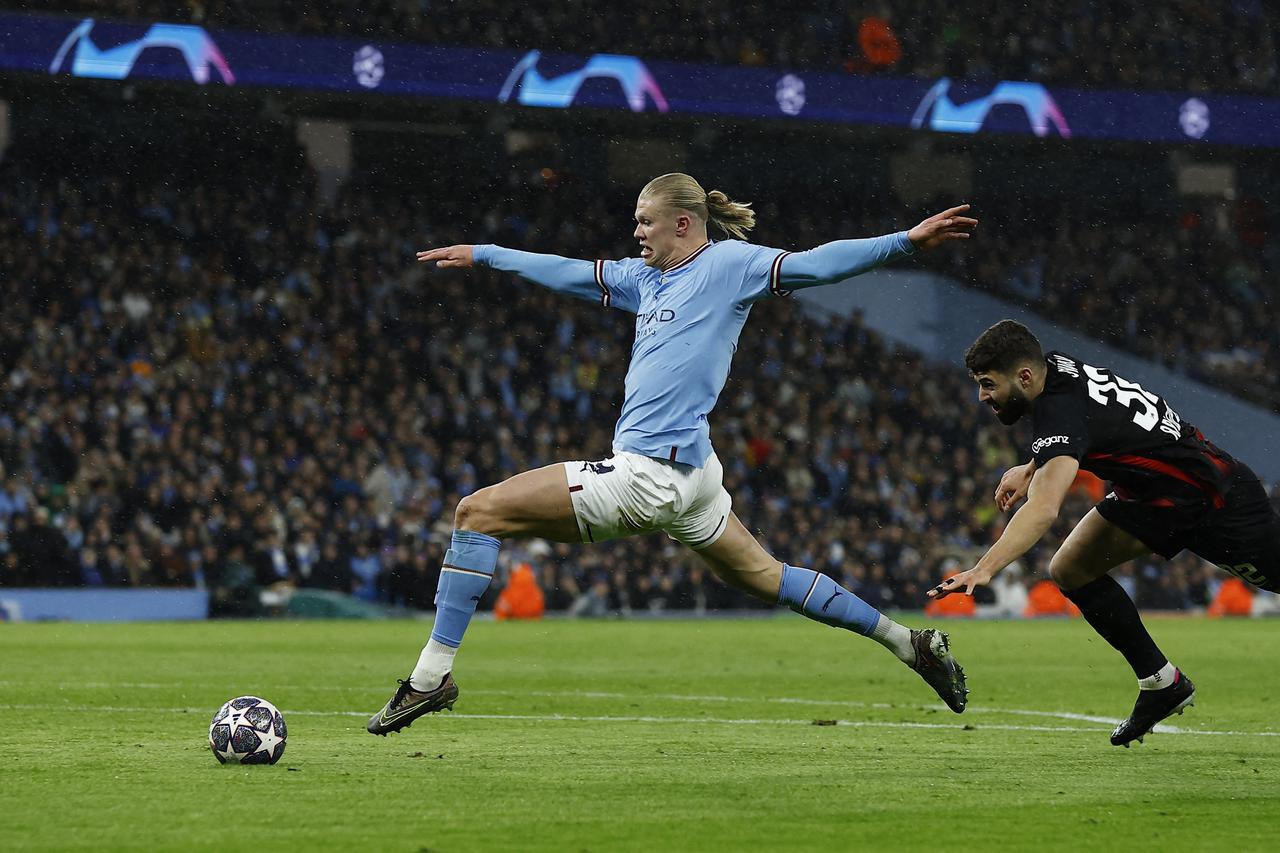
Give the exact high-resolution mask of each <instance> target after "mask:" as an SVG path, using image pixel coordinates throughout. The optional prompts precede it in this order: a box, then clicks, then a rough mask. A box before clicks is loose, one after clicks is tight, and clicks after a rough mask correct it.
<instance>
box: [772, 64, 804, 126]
mask: <svg viewBox="0 0 1280 853" xmlns="http://www.w3.org/2000/svg"><path fill="white" fill-rule="evenodd" d="M774 96H775V97H776V98H777V99H778V109H780V110H782V112H783V113H784V114H785V115H789V116H798V115H800V111H801V110H803V109H804V102H805V97H804V80H802V79H800V78H799V77H797V76H796V75H794V74H787V75H785V76H783V77H782V78H781V79H780V80H778V85H777V86H776V87H774Z"/></svg>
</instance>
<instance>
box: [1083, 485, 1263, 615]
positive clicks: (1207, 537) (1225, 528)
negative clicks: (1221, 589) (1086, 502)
mask: <svg viewBox="0 0 1280 853" xmlns="http://www.w3.org/2000/svg"><path fill="white" fill-rule="evenodd" d="M1224 498H1225V500H1226V504H1225V505H1224V506H1222V507H1221V508H1219V509H1213V508H1212V507H1205V506H1191V507H1185V506H1174V507H1157V506H1152V505H1151V504H1147V503H1142V502H1141V501H1130V500H1121V499H1120V498H1117V497H1116V496H1115V495H1108V496H1107V497H1106V499H1105V500H1103V501H1102V502H1101V503H1099V504H1098V506H1097V510H1098V514H1099V515H1101V516H1102V517H1103V518H1105V519H1106V520H1107V521H1109V522H1111V523H1112V524H1114V525H1115V526H1116V527H1119V528H1120V529H1121V530H1123V531H1124V532H1125V533H1128V534H1129V535H1130V536H1133V537H1135V538H1136V539H1138V540H1140V541H1141V542H1142V543H1143V544H1144V545H1146V546H1147V547H1148V548H1150V549H1151V550H1152V551H1154V552H1156V553H1157V554H1159V555H1160V556H1162V557H1164V558H1165V559H1166V560H1168V559H1172V558H1173V557H1176V556H1177V555H1178V553H1179V552H1180V551H1182V550H1183V549H1184V548H1185V549H1186V550H1188V551H1190V552H1192V553H1193V554H1197V555H1198V556H1200V557H1203V558H1204V559H1206V560H1208V561H1209V562H1211V563H1213V564H1214V565H1216V566H1218V567H1219V568H1221V569H1224V570H1225V571H1228V572H1230V573H1231V574H1233V575H1235V576H1236V577H1238V578H1240V579H1241V580H1244V581H1248V582H1249V583H1251V584H1253V585H1254V586H1256V587H1259V588H1260V589H1265V590H1269V591H1271V592H1280V515H1277V514H1276V511H1275V510H1274V509H1273V508H1272V507H1271V501H1270V499H1269V498H1268V497H1267V491H1266V489H1264V488H1263V487H1262V483H1261V482H1259V481H1258V475H1256V474H1254V473H1253V471H1251V470H1250V469H1249V467H1248V466H1246V465H1244V464H1242V463H1240V462H1237V463H1236V471H1235V474H1234V475H1233V476H1232V479H1231V484H1230V485H1229V486H1228V487H1227V490H1226V493H1225V494H1224Z"/></svg>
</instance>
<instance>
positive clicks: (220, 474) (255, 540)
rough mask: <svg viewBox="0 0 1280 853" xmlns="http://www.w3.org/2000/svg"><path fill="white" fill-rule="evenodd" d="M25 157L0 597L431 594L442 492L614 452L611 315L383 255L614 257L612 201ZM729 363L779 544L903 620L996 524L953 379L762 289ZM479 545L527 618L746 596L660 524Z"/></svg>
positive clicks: (737, 601)
mask: <svg viewBox="0 0 1280 853" xmlns="http://www.w3.org/2000/svg"><path fill="white" fill-rule="evenodd" d="M23 168H24V167H23V164H22V160H21V158H11V159H10V160H9V161H7V162H5V163H2V164H0V182H3V185H4V186H6V187H8V188H10V189H11V191H9V192H6V193H4V194H0V258H3V264H4V266H5V268H6V269H7V270H8V271H9V272H8V274H7V275H6V276H5V277H4V278H2V279H0V298H3V299H4V304H5V310H4V312H3V313H0V371H2V374H0V375H2V376H3V385H2V386H0V467H2V470H0V484H2V488H0V585H11V586H20V585H32V584H34V585H46V584H51V585H90V586H98V585H105V586H112V585H119V586H150V585H176V586H189V585H193V584H195V585H205V586H207V587H208V588H210V589H211V591H212V596H213V598H212V601H213V608H214V612H215V613H216V614H244V613H253V612H256V611H257V609H258V608H259V607H260V603H259V602H260V601H261V596H260V592H261V591H262V590H264V589H272V588H275V587H296V586H304V587H316V588H322V589H334V590H339V591H343V592H349V593H352V594H354V595H355V596H358V597H360V598H363V599H365V600H368V601H372V602H382V603H388V604H399V605H404V606H408V607H413V608H427V607H429V606H430V601H431V597H432V595H433V592H434V589H435V583H436V573H437V572H438V568H439V565H440V561H441V558H442V557H443V549H444V547H445V546H446V544H447V541H448V535H449V531H450V528H451V526H452V514H453V509H454V507H455V505H456V503H457V501H458V500H459V499H460V497H461V496H463V495H466V494H469V493H471V492H472V491H474V490H476V489H477V488H481V487H483V486H484V485H487V484H490V483H493V482H497V481H499V480H501V479H503V478H505V477H507V476H510V475H512V474H514V473H516V472H519V471H522V470H527V469H530V468H533V467H536V466H540V465H544V464H548V463H551V462H555V461H560V460H569V459H584V460H595V459H600V458H603V457H605V456H607V455H608V452H609V447H610V436H611V433H612V427H613V423H614V420H615V419H616V416H617V408H618V405H619V402H620V397H621V387H622V379H623V375H624V373H625V369H626V364H627V359H628V352H629V349H630V343H631V339H632V334H633V328H632V322H631V319H630V317H629V316H628V315H626V314H624V313H621V312H613V311H609V312H605V311H602V309H600V308H599V307H598V306H592V305H589V304H586V303H579V302H576V301H573V300H570V299H566V298H564V297H558V296H556V295H554V294H552V293H550V292H547V291H545V290H542V289H539V288H537V287H535V286H533V285H529V284H525V283H521V282H518V281H517V280H515V279H512V278H509V277H506V276H503V275H500V274H497V273H494V272H492V271H487V270H477V271H472V272H470V273H469V274H467V275H461V274H456V273H451V272H445V271H434V272H429V271H427V270H425V269H423V268H421V267H418V266H415V265H413V264H412V261H411V259H412V257H413V251H414V250H415V249H419V248H422V247H424V246H430V245H441V244H447V243H451V242H463V241H467V242H497V243H501V244H503V245H508V246H512V247H521V248H530V249H536V250H541V251H553V252H557V253H561V254H566V255H571V256H580V257H620V256H623V255H626V254H629V253H630V252H631V249H632V248H633V245H632V241H631V239H630V238H629V234H630V230H631V229H630V228H629V227H628V224H627V216H628V213H629V211H630V205H631V202H632V192H633V190H632V189H631V188H622V189H620V190H618V191H609V192H604V193H601V192H600V187H599V186H598V185H592V184H591V183H590V182H586V181H581V182H580V181H574V180H562V181H548V180H546V175H545V173H541V172H538V171H536V170H528V169H520V168H512V169H511V170H510V171H509V172H507V173H505V174H502V173H500V174H497V175H495V176H493V177H484V176H473V180H475V181H478V182H480V183H481V184H484V185H483V186H470V185H466V184H465V183H464V184H463V185H461V186H459V187H458V188H456V192H455V193H453V194H452V195H450V194H449V193H436V194H434V195H433V197H431V198H429V199H422V198H420V197H417V196H416V194H415V192H414V191H413V190H412V189H408V190H401V191H396V190H395V189H388V188H387V186H386V185H385V184H374V183H370V182H365V181H360V180H357V181H353V182H352V183H350V184H349V185H347V186H346V187H345V188H344V189H343V190H342V191H341V193H340V195H339V196H338V197H337V199H336V201H334V202H333V203H327V202H325V201H324V200H322V199H320V198H318V197H317V195H316V193H315V191H314V189H313V186H314V185H313V183H312V181H311V180H310V178H309V176H308V175H307V174H306V172H305V170H304V169H303V168H302V167H301V165H300V164H299V163H297V162H296V161H295V160H291V159H290V156H289V155H284V156H283V157H282V159H281V160H280V161H278V162H266V163H258V164H257V166H256V168H255V165H254V161H253V160H252V158H246V160H245V162H244V164H243V168H242V169H241V170H240V171H238V172H220V173H219V174H218V177H217V178H216V180H204V181H201V180H196V181H194V182H193V183H191V184H190V185H185V184H184V183H183V179H182V178H181V177H180V176H174V175H168V176H157V175H152V176H151V177H146V176H145V175H144V174H142V172H143V170H141V169H138V170H135V172H134V173H132V174H130V175H129V176H128V179H127V180H126V179H124V177H123V176H122V175H119V174H117V175H111V176H108V177H98V178H88V179H83V180H79V179H77V180H71V179H70V178H68V177H67V176H66V175H61V174H58V173H57V170H56V169H55V170H53V171H51V172H45V173H43V174H35V173H25V172H24V171H23ZM476 198H488V199H492V201H491V202H489V203H488V204H487V205H486V208H487V209H484V210H482V211H480V212H479V213H478V212H477V211H476V209H475V203H474V199H476ZM832 209H834V208H832ZM758 210H759V211H760V214H761V226H760V229H759V231H758V237H757V239H758V240H759V242H762V243H766V244H773V245H783V246H788V245H806V244H812V243H814V242H817V241H820V240H822V239H829V238H830V237H832V236H835V234H830V233H827V232H828V231H833V230H834V231H835V232H837V233H842V234H844V235H849V234H865V233H873V232H880V231H887V230H892V229H893V228H895V227H899V226H901V224H902V223H901V222H897V223H895V222H894V221H893V220H892V217H887V216H885V215H884V214H879V215H878V216H871V215H868V217H867V218H865V219H863V220H853V219H846V220H844V221H835V220H834V219H833V220H832V221H823V222H821V223H816V222H814V221H813V220H812V219H806V218H805V217H803V216H790V215H783V213H782V212H780V211H779V209H778V207H777V205H776V204H775V203H764V204H761V205H759V207H758ZM740 349H741V351H740V352H739V353H738V354H737V357H736V359H735V370H734V373H733V375H732V377H731V379H730V382H729V385H728V387H727V388H726V389H725V392H724V393H723V395H722V396H721V400H720V402H719V404H718V406H717V409H716V411H715V413H714V414H713V415H712V427H713V430H712V435H713V440H714V441H715V443H716V447H717V450H718V453H719V455H720V457H721V459H722V460H723V462H724V464H725V471H726V482H725V485H726V487H727V488H728V490H729V492H730V494H732V495H733V497H734V503H735V508H736V511H737V512H738V514H739V516H740V517H741V518H742V520H743V522H744V523H745V524H746V525H747V526H748V527H749V528H750V529H752V530H753V531H756V532H757V533H758V535H759V536H760V537H761V539H762V540H763V541H764V542H765V544H766V546H767V547H768V548H769V549H770V550H771V551H772V552H773V553H775V554H777V555H779V556H780V557H782V558H784V559H786V560H788V561H790V562H793V563H796V564H800V565H808V566H813V567H815V568H819V567H821V568H822V570H823V571H826V572H828V573H830V574H832V575H833V576H834V577H836V578H838V579H840V580H841V582H842V583H844V584H845V585H847V586H848V587H850V588H852V589H854V590H856V591H857V592H858V593H859V594H860V595H862V596H863V597H864V598H866V599H868V600H870V601H872V602H873V603H875V604H876V605H877V606H881V607H904V608H918V607H920V606H922V604H923V603H924V601H925V599H924V594H923V593H924V590H925V589H926V588H927V587H928V586H929V585H931V584H932V583H935V582H936V581H937V579H938V578H939V577H940V576H941V574H942V573H943V572H944V571H946V570H948V569H950V568H952V567H960V566H963V565H964V564H965V562H966V561H968V560H972V559H973V558H974V556H975V553H977V552H980V551H981V549H983V548H984V547H985V545H986V544H987V543H989V542H990V541H992V539H993V537H994V535H995V534H996V532H997V531H998V529H999V527H1000V525H1001V524H1002V523H1003V518H1002V517H1001V516H999V515H998V514H997V512H996V510H995V508H994V507H993V505H992V502H991V499H990V494H991V490H992V488H993V486H994V483H995V482H996V480H997V479H998V477H999V474H1000V473H1001V472H1002V471H1003V470H1004V469H1005V468H1006V467H1008V466H1009V465H1011V464H1013V463H1014V462H1015V461H1019V457H1020V456H1021V455H1022V454H1021V452H1020V451H1019V450H1018V448H1020V447H1022V442H1021V438H1022V436H1021V434H1020V433H1018V432H1016V431H1008V430H1005V429H1004V428H1002V427H1000V426H999V425H998V424H997V423H996V422H995V421H994V420H993V419H992V418H991V416H990V414H989V413H988V412H986V411H985V410H982V409H981V408H980V407H979V406H977V405H976V404H975V402H974V391H973V388H972V385H971V383H970V381H969V379H968V378H967V376H966V375H965V374H964V372H963V370H962V369H961V368H959V367H958V366H955V365H950V364H945V365H944V364H935V363H929V362H926V361H924V360H923V359H922V358H921V357H920V356H919V355H918V354H916V353H912V352H910V351H905V350H903V349H900V348H896V347H894V346H892V345H890V344H887V343H886V342H885V341H883V340H882V339H880V338H879V337H878V336H877V335H876V334H874V333H873V332H871V331H869V330H868V329H867V328H865V327H864V325H863V324H862V323H861V321H860V320H859V318H857V317H856V316H855V317H850V318H839V317H836V318H825V319H823V318H815V317H811V316H808V315H806V314H804V313H803V312H802V311H801V310H800V308H799V307H798V306H797V305H796V304H795V303H793V302H792V301H791V300H786V299H781V300H770V301H767V302H765V303H762V304H760V305H758V306H757V307H756V309H755V311H754V312H753V315H752V318H751V320H750V322H749V323H748V326H747V329H746V331H745V333H744V335H743V338H742V341H741V344H740ZM1087 506H1088V503H1087V498H1085V497H1084V496H1079V497H1076V498H1074V499H1073V505H1072V511H1071V512H1067V513H1064V517H1063V519H1062V521H1061V522H1060V523H1059V525H1058V527H1057V528H1056V529H1055V531H1054V533H1053V535H1052V536H1050V537H1048V538H1047V539H1046V541H1045V542H1044V543H1042V545H1041V546H1039V547H1038V548H1037V549H1036V550H1035V551H1034V552H1033V553H1032V555H1031V557H1030V559H1029V561H1028V566H1027V575H1026V577H1027V578H1033V577H1037V576H1039V577H1043V576H1045V574H1046V568H1047V560H1048V557H1049V555H1050V554H1051V553H1052V549H1053V547H1054V546H1055V545H1056V543H1057V542H1058V541H1060V539H1061V536H1062V535H1063V534H1065V532H1066V530H1067V529H1068V528H1069V523H1070V522H1071V521H1073V520H1074V518H1077V517H1079V515H1080V514H1082V513H1083V511H1084V510H1085V509H1086V508H1087ZM504 555H506V556H507V558H508V559H509V560H510V563H511V564H513V565H514V564H518V563H525V562H527V563H529V564H530V565H531V566H532V567H533V568H534V570H535V572H536V573H537V576H538V579H539V582H540V585H541V586H542V588H543V589H544V590H545V592H546V595H547V599H548V600H547V605H548V607H549V608H551V609H569V610H571V611H572V612H574V613H579V614H595V615H599V614H607V613H619V612H622V613H626V612H643V611H662V610H671V609H708V608H711V609H714V608H718V607H748V606H755V605H753V603H752V602H751V601H750V600H749V599H747V598H745V597H744V596H741V595H739V594H737V593H734V592H732V591H729V590H727V589H726V588H724V587H723V586H722V585H721V584H720V583H719V582H718V581H715V580H714V579H713V578H711V577H710V576H709V574H708V573H707V572H706V571H705V570H704V569H703V568H702V567H701V564H700V562H699V560H698V559H697V558H696V557H694V556H692V555H691V554H690V553H688V552H686V551H684V550H682V549H681V548H680V547H678V546H676V545H675V544H674V543H672V542H669V541H667V540H666V539H665V538H664V537H649V538H645V539H633V540H627V541H623V542H619V543H610V544H606V545H598V546H590V547H586V546H570V545H544V544H542V543H523V544H518V545H516V546H515V547H513V548H510V549H504ZM1219 577H1220V576H1219V574H1217V573H1215V570H1213V569H1212V568H1211V567H1208V566H1207V565H1204V564H1202V563H1200V562H1199V561H1198V560H1196V559H1195V558H1192V557H1189V556H1185V555H1184V557H1183V558H1180V559H1179V560H1177V561H1175V562H1174V563H1173V564H1172V565H1169V566H1164V565H1162V564H1150V565H1145V564H1144V565H1139V566H1136V567H1134V568H1132V569H1131V570H1129V571H1128V573H1127V574H1125V575H1124V579H1125V582H1126V583H1127V584H1129V585H1130V586H1131V587H1132V588H1133V589H1134V590H1135V592H1136V594H1137V598H1138V601H1139V603H1140V604H1141V605H1142V606H1145V607H1161V608H1178V607H1187V606H1193V605H1197V604H1203V603H1204V602H1205V601H1206V600H1207V597H1208V595H1209V593H1210V591H1211V587H1212V585H1213V584H1215V583H1216V582H1217V580H1218V579H1219ZM497 586H498V584H495V585H494V588H493V589H491V592H490V598H492V596H493V595H495V594H496V589H497ZM487 605H488V603H486V606H487Z"/></svg>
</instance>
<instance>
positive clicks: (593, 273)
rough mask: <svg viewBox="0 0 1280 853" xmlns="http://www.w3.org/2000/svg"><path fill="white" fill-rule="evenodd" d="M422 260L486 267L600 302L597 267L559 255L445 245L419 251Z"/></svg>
mask: <svg viewBox="0 0 1280 853" xmlns="http://www.w3.org/2000/svg"><path fill="white" fill-rule="evenodd" d="M418 261H419V262H421V263H424V264H432V263H434V264H435V265H436V266H437V267H442V268H451V267H459V268H466V267H471V266H486V267H491V268H492V269H496V270H502V271H503V272H510V273H515V274H516V275H518V276H520V277H521V278H526V279H528V280H529V281H532V282H533V283H534V284H540V285H542V286H543V287H546V288H549V289H550V290H554V291H557V292H560V293H567V294H569V295H570V296H577V297H579V298H581V299H589V300H591V301H592V302H599V301H600V296H601V291H602V286H601V284H600V283H599V282H598V280H597V264H594V263H592V262H591V261H579V260H574V259H573V258H562V257H560V256H559V255H542V254H538V253H535V252H521V251H519V250H517V249H504V248H503V247H502V246H493V245H489V244H485V243H481V244H477V245H474V246H470V245H458V246H444V247H442V248H439V249H428V250H426V251H423V252H418Z"/></svg>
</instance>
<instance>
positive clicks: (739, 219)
mask: <svg viewBox="0 0 1280 853" xmlns="http://www.w3.org/2000/svg"><path fill="white" fill-rule="evenodd" d="M640 198H647V199H652V200H653V201H656V202H658V203H659V204H660V205H662V206H663V207H669V208H674V209H676V210H687V211H689V212H690V213H692V214H693V215H694V216H696V217H698V218H699V219H701V220H702V221H703V222H705V223H707V224H708V225H714V226H716V227H717V228H719V229H720V230H721V231H723V232H724V233H725V234H727V235H729V236H730V237H733V238H735V239H738V240H744V239H746V236H747V232H748V231H750V230H751V229H752V228H754V227H755V225H756V212H755V211H754V210H752V209H751V204H750V203H749V202H748V203H745V204H744V203H743V202H738V201H730V200H729V197H728V196H727V195H725V194H724V193H722V192H720V190H712V191H711V192H707V191H706V190H704V189H703V188H702V184H700V183H698V182H697V181H696V180H694V179H693V178H692V177H690V176H689V175H686V174H684V173H683V172H671V173H669V174H666V175H659V176H658V177H656V178H654V179H653V180H652V181H650V182H649V183H647V184H645V185H644V189H642V190H641V191H640Z"/></svg>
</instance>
